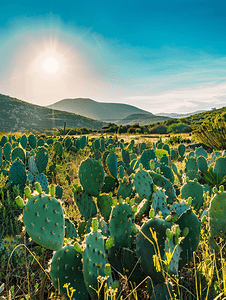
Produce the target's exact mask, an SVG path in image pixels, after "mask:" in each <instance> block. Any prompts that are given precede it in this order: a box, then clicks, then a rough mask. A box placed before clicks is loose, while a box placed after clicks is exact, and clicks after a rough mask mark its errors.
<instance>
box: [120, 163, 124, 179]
mask: <svg viewBox="0 0 226 300" xmlns="http://www.w3.org/2000/svg"><path fill="white" fill-rule="evenodd" d="M124 174H125V169H124V167H123V166H122V165H120V166H119V177H120V178H121V179H122V178H123V176H124Z"/></svg>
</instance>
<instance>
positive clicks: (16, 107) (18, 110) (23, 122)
mask: <svg viewBox="0 0 226 300" xmlns="http://www.w3.org/2000/svg"><path fill="white" fill-rule="evenodd" d="M64 122H66V126H67V127H68V128H82V127H87V128H90V129H97V130H99V129H101V128H102V127H103V126H104V125H105V123H103V122H99V121H95V120H92V119H89V118H86V117H83V116H79V115H76V114H72V113H69V112H63V111H58V110H54V109H51V108H46V107H43V106H38V105H34V104H30V103H27V102H25V101H22V100H18V99H16V98H12V97H9V96H6V95H2V94H0V131H1V132H2V131H4V132H24V131H25V130H31V131H32V130H38V131H40V130H44V129H54V128H62V127H63V126H64Z"/></svg>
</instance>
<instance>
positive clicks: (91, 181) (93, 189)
mask: <svg viewBox="0 0 226 300" xmlns="http://www.w3.org/2000/svg"><path fill="white" fill-rule="evenodd" d="M78 176H79V179H80V183H81V185H82V186H83V188H84V190H85V191H86V192H87V193H88V194H89V195H91V196H95V197H97V196H98V195H99V193H100V191H101V187H102V186H103V183H104V169H103V166H102V165H101V164H100V163H99V162H98V161H96V160H94V159H92V158H88V159H86V160H84V161H83V162H82V163H81V165H80V167H79V173H78Z"/></svg>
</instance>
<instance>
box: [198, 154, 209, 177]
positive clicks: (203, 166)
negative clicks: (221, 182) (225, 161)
mask: <svg viewBox="0 0 226 300" xmlns="http://www.w3.org/2000/svg"><path fill="white" fill-rule="evenodd" d="M197 164H198V168H199V170H200V172H202V173H206V171H207V170H208V163H207V161H206V159H205V157H204V156H199V157H198V158H197Z"/></svg>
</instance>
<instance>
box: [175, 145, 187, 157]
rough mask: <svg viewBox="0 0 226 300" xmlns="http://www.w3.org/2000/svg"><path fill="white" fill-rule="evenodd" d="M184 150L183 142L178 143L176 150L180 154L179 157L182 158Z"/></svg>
mask: <svg viewBox="0 0 226 300" xmlns="http://www.w3.org/2000/svg"><path fill="white" fill-rule="evenodd" d="M185 150H186V148H185V145H184V144H180V145H179V146H178V149H177V151H178V153H179V155H180V158H183V156H184V153H185Z"/></svg>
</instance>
